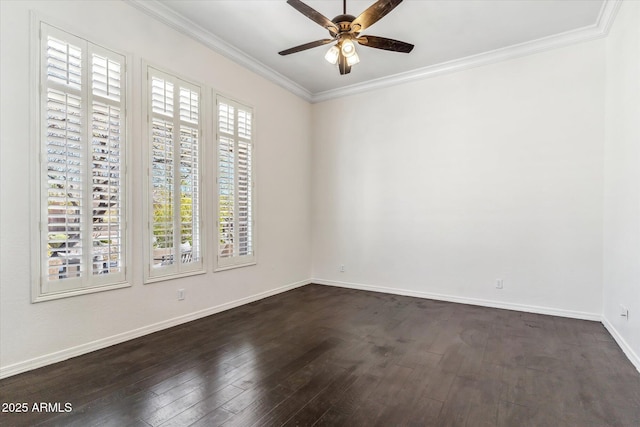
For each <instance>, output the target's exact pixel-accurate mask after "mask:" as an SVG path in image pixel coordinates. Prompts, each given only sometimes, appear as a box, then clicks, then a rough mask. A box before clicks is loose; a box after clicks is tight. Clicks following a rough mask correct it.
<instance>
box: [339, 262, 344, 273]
mask: <svg viewBox="0 0 640 427" xmlns="http://www.w3.org/2000/svg"><path fill="white" fill-rule="evenodd" d="M340 273H344V264H342V265H341V266H340Z"/></svg>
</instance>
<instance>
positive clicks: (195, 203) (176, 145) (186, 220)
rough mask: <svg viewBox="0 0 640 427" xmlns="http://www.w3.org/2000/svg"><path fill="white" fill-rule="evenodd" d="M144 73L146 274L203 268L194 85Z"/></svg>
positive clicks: (151, 71)
mask: <svg viewBox="0 0 640 427" xmlns="http://www.w3.org/2000/svg"><path fill="white" fill-rule="evenodd" d="M148 73H149V91H150V97H149V116H150V143H151V147H150V164H151V167H150V183H149V186H150V192H151V194H150V201H149V215H150V225H151V230H150V233H151V249H150V265H151V268H150V269H149V271H148V278H150V279H154V278H163V277H172V276H176V275H181V274H183V273H189V272H192V271H196V270H201V269H202V268H203V259H202V253H201V236H200V235H201V230H200V228H201V227H200V218H201V216H200V210H201V203H200V181H201V170H200V161H201V159H200V89H199V88H198V87H197V86H194V85H192V84H190V83H187V82H185V81H183V80H181V79H179V78H177V77H175V76H171V75H169V74H166V73H163V72H161V71H159V70H156V69H154V68H152V67H149V69H148Z"/></svg>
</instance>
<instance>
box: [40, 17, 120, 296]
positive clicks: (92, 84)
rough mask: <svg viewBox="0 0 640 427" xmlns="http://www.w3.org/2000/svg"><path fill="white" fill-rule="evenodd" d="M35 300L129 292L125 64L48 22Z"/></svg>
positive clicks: (43, 36) (44, 28)
mask: <svg viewBox="0 0 640 427" xmlns="http://www.w3.org/2000/svg"><path fill="white" fill-rule="evenodd" d="M39 64H40V72H39V76H40V77H39V83H40V85H39V86H40V95H39V101H40V103H39V105H40V107H39V115H40V116H39V117H40V120H39V126H40V138H39V144H40V149H39V151H40V171H39V182H40V200H39V203H40V206H41V209H40V219H39V222H40V227H39V228H40V239H39V240H40V242H39V253H40V256H39V259H40V269H39V270H40V275H39V281H38V282H39V283H38V286H37V288H38V289H37V293H36V294H35V297H34V301H40V300H46V299H51V298H57V297H60V296H68V295H73V294H78V293H86V292H93V291H96V290H104V289H110V288H114V287H121V286H127V284H126V282H125V280H126V277H125V272H126V265H125V260H126V256H125V254H126V246H127V245H126V242H127V239H126V235H125V229H126V193H125V183H126V179H125V154H126V148H125V144H126V140H125V138H126V132H125V124H126V120H125V115H126V108H125V58H124V56H122V55H119V54H117V53H115V52H113V51H110V50H107V49H104V48H102V47H100V46H97V45H94V44H92V43H90V42H88V41H86V40H83V39H81V38H78V37H75V36H73V35H71V34H68V33H66V32H64V31H61V30H58V29H56V28H54V27H51V26H49V25H47V24H45V23H41V31H40V53H39Z"/></svg>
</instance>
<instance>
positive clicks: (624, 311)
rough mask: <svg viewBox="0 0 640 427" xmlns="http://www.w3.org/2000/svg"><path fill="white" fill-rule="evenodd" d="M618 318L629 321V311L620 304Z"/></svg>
mask: <svg viewBox="0 0 640 427" xmlns="http://www.w3.org/2000/svg"><path fill="white" fill-rule="evenodd" d="M620 316H621V317H624V318H626V319H627V320H629V309H628V308H627V307H625V306H624V305H622V304H620Z"/></svg>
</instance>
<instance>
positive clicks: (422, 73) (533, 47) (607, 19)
mask: <svg viewBox="0 0 640 427" xmlns="http://www.w3.org/2000/svg"><path fill="white" fill-rule="evenodd" d="M620 3H622V0H605V1H604V3H603V4H602V8H601V9H600V13H599V15H598V18H597V20H596V22H595V23H594V24H592V25H588V26H586V27H582V28H577V29H575V30H571V31H566V32H564V33H559V34H554V35H552V36H547V37H543V38H540V39H536V40H531V41H528V42H524V43H520V44H516V45H511V46H507V47H504V48H500V49H496V50H492V51H488V52H483V53H479V54H476V55H471V56H467V57H464V58H460V59H455V60H453V61H447V62H443V63H440V64H435V65H430V66H428V67H424V68H418V69H416V70H411V71H407V72H405V73H399V74H394V75H392V76H387V77H383V78H379V79H375V80H370V81H368V82H364V83H358V84H354V85H350V86H345V87H341V88H336V89H331V90H327V91H324V92H319V93H315V94H313V96H312V99H311V102H312V103H317V102H323V101H328V100H330V99H335V98H341V97H344V96H349V95H356V94H359V93H363V92H368V91H371V90H376V89H382V88H386V87H390V86H395V85H398V84H402V83H407V82H411V81H415V80H422V79H426V78H430V77H435V76H439V75H442V74H448V73H455V72H457V71H463V70H468V69H470V68H475V67H480V66H482V65H488V64H492V63H495V62H501V61H506V60H508V59H514V58H519V57H522V56H526V55H531V54H534V53H540V52H544V51H548V50H552V49H557V48H560V47H565V46H569V45H572V44H576V43H581V42H585V41H589V40H594V39H598V38H601V37H605V36H606V35H607V34H608V33H609V29H610V28H611V25H612V23H613V20H614V18H615V16H616V12H617V11H618V8H619V7H620Z"/></svg>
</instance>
